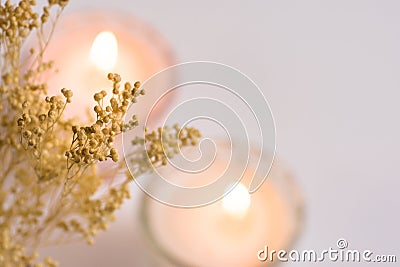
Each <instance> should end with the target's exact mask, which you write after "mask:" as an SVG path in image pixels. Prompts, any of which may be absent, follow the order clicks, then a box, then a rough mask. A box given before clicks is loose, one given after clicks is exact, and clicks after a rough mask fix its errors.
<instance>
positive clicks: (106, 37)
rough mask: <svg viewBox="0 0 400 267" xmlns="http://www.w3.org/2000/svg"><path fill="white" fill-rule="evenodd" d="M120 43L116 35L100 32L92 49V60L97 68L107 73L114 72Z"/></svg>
mask: <svg viewBox="0 0 400 267" xmlns="http://www.w3.org/2000/svg"><path fill="white" fill-rule="evenodd" d="M117 58H118V42H117V38H116V37H115V35H114V33H112V32H110V31H102V32H100V33H99V34H98V35H97V36H96V38H95V39H94V41H93V45H92V48H91V49H90V60H91V61H92V63H93V64H94V65H96V67H98V68H99V69H100V70H103V71H105V72H109V71H112V70H113V68H114V67H115V65H116V64H117Z"/></svg>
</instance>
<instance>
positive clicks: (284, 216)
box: [140, 159, 302, 267]
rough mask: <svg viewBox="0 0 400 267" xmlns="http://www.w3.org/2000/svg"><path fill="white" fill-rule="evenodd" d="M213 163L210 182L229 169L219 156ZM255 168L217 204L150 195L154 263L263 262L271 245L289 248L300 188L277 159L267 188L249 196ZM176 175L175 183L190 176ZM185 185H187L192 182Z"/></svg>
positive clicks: (146, 205)
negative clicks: (193, 204)
mask: <svg viewBox="0 0 400 267" xmlns="http://www.w3.org/2000/svg"><path fill="white" fill-rule="evenodd" d="M234 160H235V159H233V161H234ZM213 165H217V167H215V168H213V169H212V170H211V173H210V172H209V173H208V174H207V175H204V174H203V176H204V177H205V180H207V182H209V181H210V180H212V179H211V178H215V177H216V176H218V174H217V173H214V174H215V176H213V177H210V175H211V174H212V173H213V172H216V171H218V170H223V169H224V164H223V163H222V162H219V161H218V160H216V161H215V162H214V164H213ZM234 165H235V164H234ZM254 167H255V166H253V165H252V164H250V165H249V168H248V169H247V170H246V172H245V173H244V176H243V178H242V180H241V181H240V182H239V183H237V184H236V185H232V186H229V187H228V188H227V191H229V192H228V193H227V194H226V195H225V196H224V197H223V198H222V199H220V200H219V201H217V202H214V203H213V204H211V205H206V206H203V207H199V208H190V209H188V208H186V209H185V208H176V207H172V206H168V205H165V204H162V203H159V202H158V201H156V200H154V199H152V198H150V197H148V196H145V197H144V198H143V202H142V206H141V212H140V215H141V226H142V230H143V231H142V233H143V234H144V238H145V240H147V241H148V244H149V248H150V251H151V253H150V255H149V260H150V261H151V262H150V264H152V266H198V267H202V266H207V267H214V266H215V267H219V266H233V267H236V266H237V267H246V266H248V267H252V266H263V265H264V264H265V262H261V261H260V260H259V259H258V256H257V253H258V251H260V250H261V249H263V248H264V247H265V246H266V245H267V246H268V247H269V248H270V249H275V250H277V251H279V250H280V249H287V248H288V246H289V245H290V244H291V242H292V241H293V239H294V237H295V236H296V234H297V232H298V229H299V226H300V221H301V220H300V219H301V210H302V209H301V207H302V201H301V196H300V194H299V191H298V189H297V188H296V186H295V184H294V182H293V180H292V178H291V175H290V174H289V172H288V171H287V170H286V168H284V167H283V166H282V165H281V164H279V163H275V164H274V166H273V168H272V170H271V173H270V175H269V178H268V179H267V180H266V182H265V183H264V184H263V185H262V186H261V188H260V189H259V190H258V191H257V192H255V193H253V194H249V192H248V186H249V184H250V182H251V179H252V174H253V173H254ZM172 176H173V177H174V178H173V181H174V182H179V180H180V178H179V176H182V177H185V178H184V179H182V180H185V179H188V177H187V175H186V174H179V173H175V172H174V173H173V175H172ZM211 176H212V175H211ZM197 177H201V175H197ZM185 183H186V184H185V185H186V186H187V185H188V182H187V180H185ZM194 183H195V184H196V183H198V181H194ZM197 185H198V184H197ZM160 190H162V188H160ZM172 194H173V192H172Z"/></svg>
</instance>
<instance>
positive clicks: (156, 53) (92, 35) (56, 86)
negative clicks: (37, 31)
mask: <svg viewBox="0 0 400 267" xmlns="http://www.w3.org/2000/svg"><path fill="white" fill-rule="evenodd" d="M58 23H59V24H60V25H57V29H56V31H55V33H54V36H53V38H52V40H51V42H50V43H49V45H48V48H47V49H46V53H45V59H46V60H54V61H55V68H56V69H57V73H55V74H51V75H50V74H49V75H48V84H49V88H50V90H49V91H50V93H51V94H56V93H59V90H60V89H61V88H63V87H65V88H68V89H71V90H72V91H73V92H74V97H73V99H72V103H71V105H70V106H69V107H67V110H66V114H67V116H69V117H72V116H76V115H78V116H79V117H80V118H81V119H85V118H87V116H86V115H85V114H86V113H87V112H86V111H87V110H92V108H93V107H94V106H95V102H94V100H93V94H94V93H96V92H98V91H101V90H106V91H108V92H109V95H111V86H112V84H111V83H110V82H109V81H108V79H107V74H108V73H109V72H113V73H118V74H120V75H121V77H122V79H123V81H129V82H135V81H138V80H139V81H142V82H143V81H144V80H146V79H147V78H149V77H150V76H151V75H153V74H155V73H157V72H159V71H161V70H163V69H164V68H166V67H168V66H170V65H171V64H172V63H173V60H172V56H171V54H172V53H171V50H170V48H169V46H168V44H167V43H166V41H165V40H164V39H163V38H162V37H161V36H160V35H159V34H158V33H157V32H156V31H155V30H154V29H152V28H151V27H150V26H149V25H148V24H146V23H144V22H142V21H139V20H137V19H135V18H134V17H133V16H129V17H124V16H123V15H120V14H118V15H117V14H112V13H111V14H110V13H109V12H107V13H106V12H82V13H76V14H71V15H69V16H65V17H61V18H60V21H59V22H58ZM171 79H172V78H171ZM146 93H147V94H150V95H151V94H154V95H155V96H157V94H159V93H160V92H157V91H156V90H147V92H146ZM153 98H154V97H153ZM153 104H154V103H150V102H149V101H147V102H146V98H145V97H143V99H141V101H138V103H137V104H136V105H137V111H138V115H139V116H138V117H139V121H141V122H142V123H143V122H144V120H145V118H146V116H147V114H144V113H143V114H141V113H140V111H141V110H149V109H150V107H151V106H152V105H153ZM90 112H91V111H90Z"/></svg>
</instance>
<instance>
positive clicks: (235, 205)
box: [222, 183, 251, 218]
mask: <svg viewBox="0 0 400 267" xmlns="http://www.w3.org/2000/svg"><path fill="white" fill-rule="evenodd" d="M250 202H251V198H250V194H249V192H248V190H247V188H246V186H244V185H243V184H241V183H239V184H237V185H236V186H235V188H233V190H232V191H231V192H229V193H228V194H227V195H226V196H225V197H224V198H223V199H222V208H223V210H224V212H226V213H228V214H230V215H233V216H235V217H239V218H242V217H243V216H244V215H246V213H247V211H248V209H249V207H250Z"/></svg>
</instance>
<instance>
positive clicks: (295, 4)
mask: <svg viewBox="0 0 400 267" xmlns="http://www.w3.org/2000/svg"><path fill="white" fill-rule="evenodd" d="M95 7H98V8H107V9H109V8H110V7H112V9H116V10H120V9H122V10H124V11H125V12H129V13H130V14H132V16H137V17H139V18H142V19H143V20H145V21H147V22H148V23H149V24H151V25H153V26H154V27H155V28H156V29H157V30H158V31H159V32H160V33H161V34H163V35H164V37H165V38H166V39H167V40H168V41H169V43H170V44H171V46H172V48H173V49H174V51H175V53H176V58H177V59H176V60H177V62H185V61H192V60H210V61H217V62H221V63H224V64H228V65H231V66H233V67H235V68H238V69H239V70H241V71H242V72H244V73H246V74H247V75H249V76H250V77H251V78H252V79H253V80H254V81H255V82H256V83H257V84H258V85H259V87H260V88H261V89H262V91H263V92H264V94H265V96H266V97H267V99H268V101H269V103H270V106H271V108H272V111H273V113H274V116H275V121H276V127H277V153H278V155H279V156H280V158H282V159H284V161H286V163H287V165H289V166H290V167H291V168H292V170H293V171H294V173H295V175H296V179H297V181H298V184H299V186H300V187H301V189H302V191H303V194H304V196H305V201H306V216H305V223H304V228H303V230H302V232H301V236H300V239H299V240H298V242H297V243H296V244H295V247H296V248H298V249H316V250H322V249H327V248H329V247H330V246H332V247H335V246H336V245H335V244H336V240H337V239H338V238H341V237H343V238H346V239H347V241H348V242H349V246H350V248H353V249H360V250H361V249H370V250H373V251H375V252H376V253H381V254H396V255H397V258H398V259H399V258H400V251H399V244H398V240H399V238H400V231H399V229H398V227H399V225H400V215H399V210H400V209H399V208H400V198H399V187H400V174H399V169H398V168H399V167H400V156H399V152H400V142H399V137H400V120H399V114H400V105H399V101H400V91H399V87H400V75H399V73H400V26H399V25H400V16H399V14H400V2H399V1H395V0H392V1H390V0H384V1H382V0H376V1H370V0H350V1H349V0H335V1H333V0H331V1H319V0H314V1H311V0H306V1H277V0H275V1H241V2H238V1H211V0H202V1H177V0H169V1H161V0H158V1H154V0H147V1H128V0H127V1H122V0H114V1H104V0H102V1H71V3H70V7H69V8H68V11H67V12H73V11H75V10H81V9H84V8H95ZM134 194H141V193H140V192H139V191H138V190H134ZM135 202H136V199H135V198H134V199H133V200H132V201H131V203H129V204H128V205H127V206H126V207H125V208H124V211H123V212H122V213H120V218H121V220H120V221H118V222H117V223H115V224H114V225H113V226H112V227H111V229H110V231H109V232H108V233H106V234H103V235H101V236H100V238H99V239H98V241H97V243H96V245H95V246H94V247H91V248H88V247H86V246H84V245H82V246H80V245H71V246H66V247H65V248H63V250H62V251H60V249H59V248H58V249H51V250H52V251H57V252H54V255H55V256H56V254H57V256H56V257H58V259H59V260H60V261H61V262H62V263H63V264H62V265H61V266H118V267H124V266H146V264H145V263H144V256H143V254H142V252H141V249H142V248H141V244H140V242H141V241H140V240H139V238H138V237H136V235H135V233H136V232H137V230H135V229H134V227H133V226H131V225H132V224H133V221H134V220H135V216H134V214H133V209H134V205H135ZM131 211H132V213H131ZM60 254H61V255H60ZM287 265H289V264H287ZM323 265H324V266H325V265H327V263H324V264H323ZM334 265H335V266H336V265H340V264H339V263H334ZM361 265H362V264H354V263H353V264H347V265H346V266H361ZM394 265H395V264H392V265H390V266H394ZM293 266H309V264H308V263H303V264H300V263H299V264H293ZM370 266H375V265H373V264H371V265H370ZM377 266H378V265H377ZM388 266H389V264H388Z"/></svg>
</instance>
